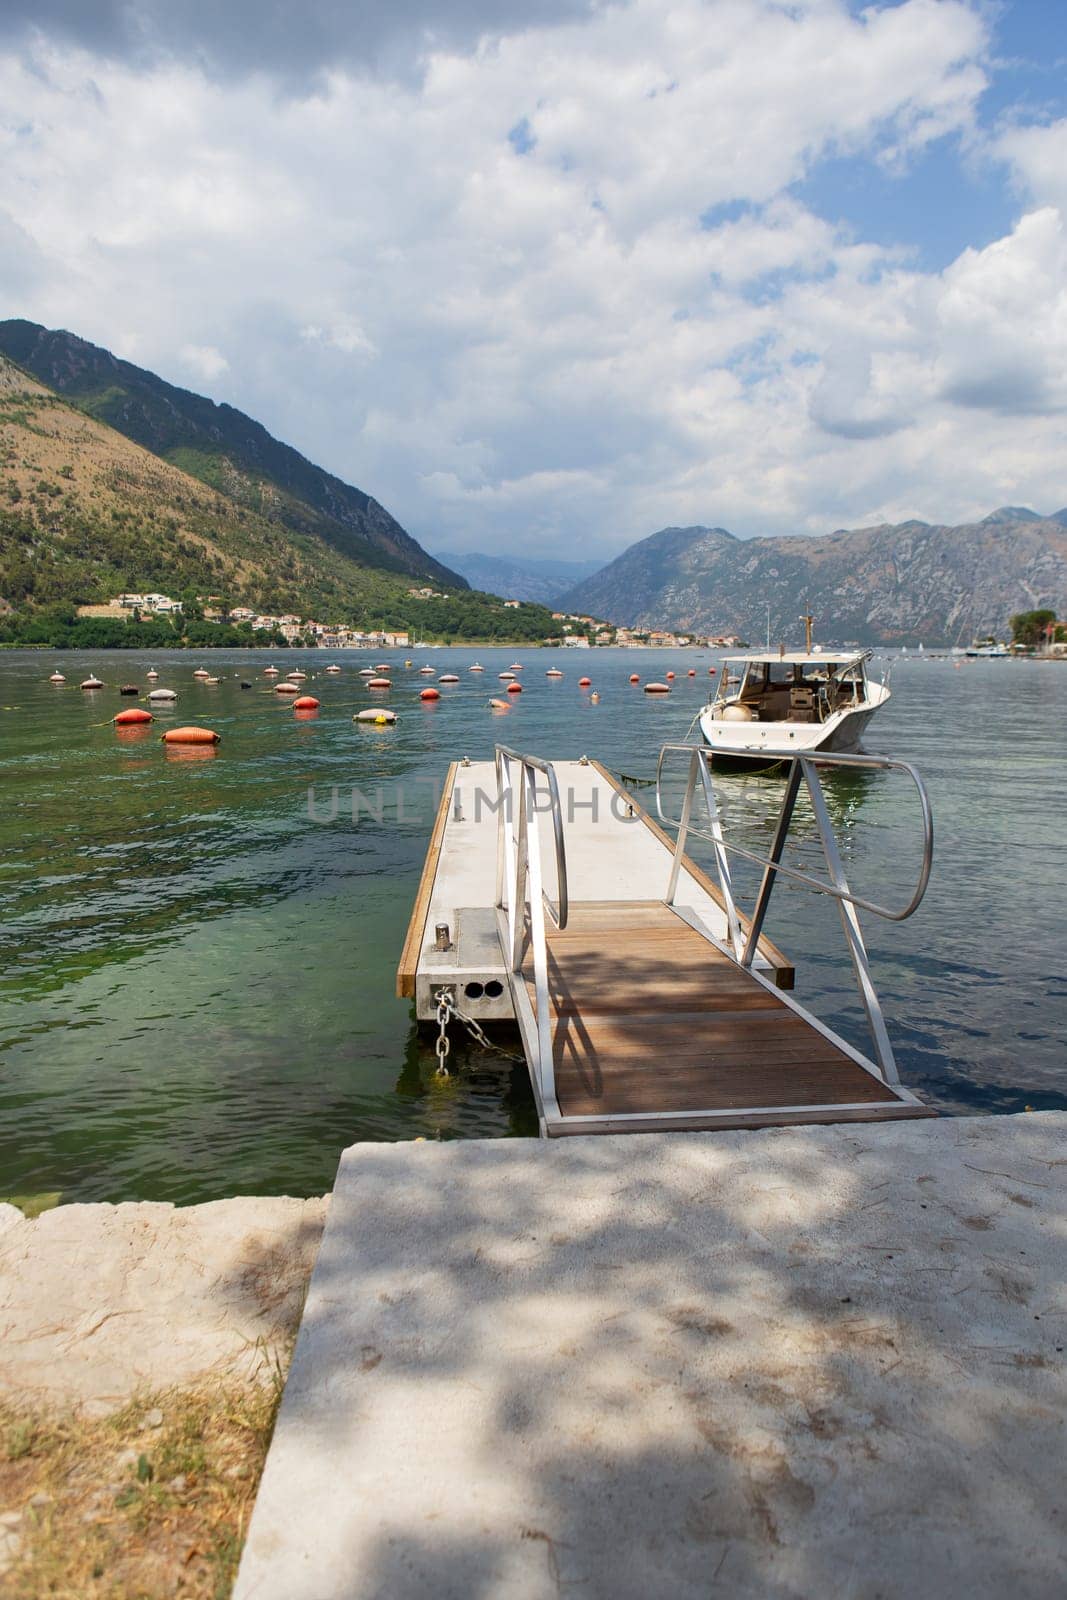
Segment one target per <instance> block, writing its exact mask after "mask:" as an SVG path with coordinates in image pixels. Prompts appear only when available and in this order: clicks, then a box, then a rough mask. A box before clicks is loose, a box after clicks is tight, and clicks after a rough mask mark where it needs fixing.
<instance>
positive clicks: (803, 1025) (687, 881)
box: [398, 745, 933, 1137]
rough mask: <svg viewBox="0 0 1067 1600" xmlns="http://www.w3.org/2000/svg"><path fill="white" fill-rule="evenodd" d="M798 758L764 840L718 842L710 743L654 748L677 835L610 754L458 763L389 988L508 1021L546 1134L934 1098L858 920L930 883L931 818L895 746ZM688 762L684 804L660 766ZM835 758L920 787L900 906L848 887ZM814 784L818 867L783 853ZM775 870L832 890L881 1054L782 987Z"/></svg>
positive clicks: (443, 1010) (859, 1112)
mask: <svg viewBox="0 0 1067 1600" xmlns="http://www.w3.org/2000/svg"><path fill="white" fill-rule="evenodd" d="M788 759H789V764H790V767H789V775H788V779H787V782H786V784H785V792H784V795H783V799H782V806H781V811H780V813H779V816H778V820H777V824H776V827H775V830H774V835H773V840H772V843H771V846H770V849H769V851H768V853H767V855H766V856H761V855H759V854H756V853H754V852H752V851H750V850H748V849H746V848H744V847H742V846H740V845H738V844H735V843H733V842H731V841H730V840H728V839H727V837H726V834H725V832H724V829H723V826H722V822H721V818H720V811H719V806H718V802H717V798H716V793H715V784H714V779H713V775H712V773H711V770H710V765H709V761H708V753H707V751H706V750H705V749H704V748H703V747H701V746H695V745H666V746H664V748H663V750H662V752H661V754H660V760H659V768H658V773H657V784H656V804H657V810H658V812H659V815H660V818H661V820H662V822H665V823H667V824H668V825H670V824H672V823H673V824H674V826H675V827H676V830H677V831H676V836H675V838H674V839H673V840H672V838H671V837H670V835H669V834H668V833H667V832H666V831H665V829H664V828H663V827H662V826H661V825H660V822H657V821H655V820H654V819H653V818H652V817H651V816H649V815H648V814H647V813H646V812H644V811H643V810H642V808H641V807H640V806H639V805H638V804H637V802H636V801H635V800H634V799H633V798H632V796H630V795H629V794H628V793H627V792H626V790H625V789H623V788H622V786H621V785H620V784H619V783H618V782H617V781H616V780H615V779H614V778H613V777H612V776H611V774H610V773H609V772H607V770H606V769H605V768H604V767H602V766H600V764H599V763H597V762H592V761H588V760H586V759H585V758H583V759H582V760H581V761H559V762H550V761H545V760H542V759H541V758H539V757H536V756H531V755H521V754H519V753H518V752H516V751H513V750H509V749H507V748H505V747H503V746H499V747H498V748H497V751H496V760H495V763H489V762H481V763H475V764H471V763H465V764H463V765H462V766H461V765H459V764H457V763H454V764H453V765H452V766H451V768H450V769H449V774H448V779H447V782H446V785H445V789H444V792H443V794H442V797H441V802H440V806H439V809H438V813H437V820H436V823H435V826H434V830H433V835H432V838H431V841H430V848H429V853H428V855H427V859H426V865H425V868H424V871H423V878H422V882H421V884H420V888H419V893H418V896H417V898H416V904H415V910H414V913H413V915H412V919H411V924H410V926H409V930H408V937H407V941H406V943H405V947H404V953H403V955H402V958H401V963H400V968H399V972H398V993H399V994H401V995H405V996H409V997H411V998H413V999H414V1000H415V1003H416V1014H417V1016H418V1017H419V1018H420V1019H422V1020H425V1021H430V1020H432V1019H434V1018H437V1019H438V1021H439V1022H442V1021H443V1022H445V1023H447V1022H448V1021H449V1020H451V1019H452V1018H459V1019H460V1020H463V1019H464V1018H470V1019H472V1020H473V1021H475V1022H477V1023H479V1024H480V1023H482V1022H487V1021H494V1020H497V1021H499V1020H503V1019H508V1018H510V1019H513V1020H514V1021H515V1022H516V1023H517V1025H518V1028H519V1032H520V1035H521V1038H522V1044H523V1050H524V1054H525V1057H526V1061H527V1065H528V1068H529V1073H530V1081H531V1084H532V1087H533V1092H534V1097H535V1100H536V1103H537V1111H538V1117H539V1121H540V1128H541V1132H542V1134H544V1135H546V1136H549V1137H555V1136H559V1135H563V1134H575V1133H618V1132H643V1131H650V1130H653V1129H660V1130H663V1129H671V1128H678V1129H706V1128H722V1127H726V1128H738V1127H765V1126H770V1125H777V1124H784V1123H792V1122H841V1121H873V1120H881V1119H885V1118H899V1117H915V1116H926V1115H931V1113H930V1112H929V1111H928V1109H927V1108H926V1107H925V1106H923V1105H922V1104H921V1102H920V1101H919V1100H918V1099H917V1098H916V1097H915V1096H914V1095H913V1094H911V1093H910V1092H909V1091H908V1090H907V1089H905V1088H903V1087H902V1086H901V1084H900V1081H899V1077H898V1074H897V1069H896V1064H895V1061H894V1057H893V1050H892V1046H891V1044H890V1040H889V1035H888V1031H887V1029H886V1025H885V1020H884V1017H883V1014H882V1010H881V1006H880V1004H879V1001H878V997H877V994H876V992H875V989H874V985H873V981H872V978H871V971H870V964H869V961H868V957H867V951H866V947H865V945H864V941H863V935H862V932H861V930H860V924H859V919H858V911H859V910H860V909H863V910H865V911H867V912H869V913H872V914H874V915H877V916H881V917H886V918H889V919H890V920H893V921H900V920H902V919H903V918H905V917H908V916H910V915H911V914H912V912H913V911H914V910H915V909H916V908H917V906H918V905H919V902H920V901H921V899H922V897H923V894H924V892H925V889H926V883H927V880H928V877H929V873H930V866H931V860H932V838H933V834H932V822H931V817H930V808H929V803H928V800H927V797H926V792H925V790H924V788H923V785H922V781H921V779H920V778H919V776H918V774H917V773H916V772H915V770H914V768H912V767H911V766H909V765H908V764H907V763H906V762H901V761H894V760H889V759H887V758H883V757H874V756H832V757H829V758H825V757H820V758H819V763H818V766H817V765H816V763H815V761H814V760H813V759H811V758H809V757H806V756H799V755H795V756H791V757H789V758H788ZM679 764H681V765H682V770H683V772H684V775H685V783H684V790H683V792H682V799H681V804H680V808H679V814H678V816H677V817H676V818H671V817H669V816H667V814H666V812H665V810H664V782H665V778H666V776H667V774H668V773H669V772H670V770H671V769H672V768H673V769H674V771H675V772H676V773H677V772H678V768H679ZM824 764H830V765H833V766H837V767H848V768H850V769H855V768H858V769H862V770H865V771H868V772H881V773H885V774H889V773H900V774H903V775H904V776H905V777H906V778H907V779H909V780H910V781H911V782H912V783H913V784H914V785H915V788H916V790H917V793H918V799H919V807H920V813H921V819H922V830H923V838H922V856H921V864H920V868H919V874H918V880H917V885H916V888H915V891H914V893H913V894H912V896H911V898H910V900H909V901H908V902H907V904H906V905H904V906H903V907H901V908H898V909H895V910H894V909H890V908H887V907H884V906H880V905H877V904H874V903H873V902H871V901H869V900H867V899H864V898H861V897H860V896H858V895H855V894H853V893H852V891H851V889H850V888H849V885H848V882H847V879H846V876H845V870H844V865H843V861H842V857H841V853H840V851H839V849H838V846H837V842H836V839H835V837H834V832H833V826H832V822H831V818H830V813H829V810H828V808H827V804H826V797H825V794H824V792H823V788H822V784H821V781H820V776H819V767H822V766H823V765H824ZM802 787H803V788H805V789H806V790H807V793H808V796H809V799H810V804H811V808H812V811H813V813H814V818H815V824H816V829H817V832H818V836H819V840H820V842H821V845H822V849H823V854H824V859H825V862H826V867H827V875H826V877H824V878H823V877H814V876H812V875H811V874H810V873H807V872H801V871H799V870H797V869H796V868H794V867H791V866H786V865H785V863H784V860H783V856H784V852H785V847H786V842H787V840H788V838H789V831H790V826H791V823H792V821H793V818H794V814H795V808H796V804H797V800H798V797H799V795H800V792H801V789H802ZM698 807H699V808H701V809H702V810H703V813H704V818H703V821H704V826H703V827H702V828H701V827H698V824H697V820H696V816H695V811H696V809H697V808H698ZM696 834H699V835H701V836H702V837H704V838H706V839H707V840H708V842H709V843H710V845H711V852H712V856H713V860H714V868H715V876H714V878H713V877H711V876H709V875H708V874H707V873H705V872H704V871H703V870H702V869H701V868H700V867H699V866H698V865H697V864H696V863H695V862H694V861H693V860H692V859H691V858H690V857H689V856H688V855H687V854H686V843H687V840H688V838H689V837H690V836H691V835H696ZM731 855H734V856H736V857H737V858H739V859H742V860H746V861H748V862H749V863H751V864H754V865H756V866H758V867H759V868H760V869H761V873H762V878H761V883H760V888H759V892H758V894H757V896H756V899H755V903H754V906H753V911H752V915H751V917H746V916H745V915H744V914H743V913H742V911H741V910H740V908H739V906H738V904H737V899H736V894H735V889H734V883H733V875H732V873H731V867H730V856H731ZM546 862H547V863H549V864H550V866H551V871H550V872H549V873H546V871H545V870H544V863H546ZM780 878H784V879H786V880H788V881H790V882H794V883H799V884H801V885H803V886H805V887H807V888H809V889H811V890H813V891H815V892H817V893H820V894H823V895H826V896H828V897H830V898H832V899H834V900H836V902H837V904H838V909H839V912H840V916H841V924H842V928H843V931H844V935H845V940H846V946H847V949H848V952H849V955H850V958H851V960H852V964H853V967H854V969H855V974H856V978H857V983H858V986H859V990H860V995H861V999H862V1001H863V1005H864V1009H865V1011H866V1015H867V1019H868V1022H869V1024H870V1030H871V1036H872V1041H873V1055H872V1056H871V1057H868V1056H866V1055H864V1054H863V1053H862V1052H861V1051H859V1050H857V1049H856V1048H855V1047H854V1046H853V1045H852V1044H851V1043H849V1042H848V1041H846V1040H845V1039H843V1038H841V1037H840V1036H839V1035H838V1034H837V1033H835V1032H834V1031H833V1030H832V1029H830V1028H828V1027H827V1026H826V1025H825V1024H824V1023H822V1022H821V1021H819V1020H818V1019H817V1018H816V1017H814V1016H813V1015H812V1014H811V1013H810V1012H808V1011H807V1010H805V1009H804V1007H803V1006H801V1005H800V1004H798V1002H797V1001H796V1000H795V999H794V998H793V997H792V996H791V995H789V994H787V993H785V992H784V991H785V990H787V989H790V988H792V986H793V979H794V973H793V969H792V967H791V966H790V965H789V963H788V961H787V959H786V957H785V956H783V955H782V953H781V952H780V951H779V950H778V949H777V948H776V946H775V945H773V944H771V943H770V941H769V940H768V939H767V937H766V934H765V932H764V923H765V921H766V917H767V912H768V908H769V905H770V902H771V897H772V893H773V890H774V887H775V885H776V883H777V882H778V880H779V879H780Z"/></svg>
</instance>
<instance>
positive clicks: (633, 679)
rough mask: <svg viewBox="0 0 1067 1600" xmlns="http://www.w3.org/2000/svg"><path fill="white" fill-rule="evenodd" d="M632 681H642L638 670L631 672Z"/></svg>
mask: <svg viewBox="0 0 1067 1600" xmlns="http://www.w3.org/2000/svg"><path fill="white" fill-rule="evenodd" d="M630 682H631V683H640V682H641V679H640V678H639V677H638V675H637V673H636V672H631V674H630Z"/></svg>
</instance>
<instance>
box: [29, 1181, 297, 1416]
mask: <svg viewBox="0 0 1067 1600" xmlns="http://www.w3.org/2000/svg"><path fill="white" fill-rule="evenodd" d="M325 1216H326V1201H325V1200H322V1199H318V1200H293V1199H289V1198H287V1197H285V1196H278V1195H274V1196H263V1197H253V1196H245V1197H242V1198H240V1199H235V1200H216V1201H212V1202H210V1203H208V1204H206V1205H198V1206H172V1205H167V1204H164V1203H162V1202H158V1201H147V1202H140V1203H129V1204H124V1205H70V1206H60V1207H58V1208H57V1209H56V1210H55V1211H46V1212H44V1213H43V1215H41V1216H39V1217H36V1218H35V1219H34V1220H32V1221H30V1220H29V1219H27V1218H26V1217H24V1216H23V1215H22V1213H21V1212H20V1211H17V1210H16V1209H15V1207H14V1206H7V1205H4V1206H0V1395H2V1396H3V1397H5V1398H13V1399H17V1400H19V1401H30V1402H35V1403H39V1404H43V1405H49V1406H85V1407H89V1408H90V1410H91V1411H97V1412H106V1411H110V1410H115V1409H117V1408H118V1407H119V1406H121V1405H124V1404H125V1402H126V1401H127V1400H129V1399H130V1398H131V1397H132V1396H134V1395H136V1394H138V1393H140V1392H143V1391H146V1390H151V1389H161V1388H170V1387H171V1386H173V1385H175V1384H185V1383H189V1382H192V1381H193V1380H194V1379H197V1378H199V1377H202V1376H204V1375H206V1374H208V1373H216V1374H219V1373H236V1374H239V1375H240V1374H244V1373H252V1372H255V1371H257V1370H259V1369H261V1368H268V1369H269V1368H270V1367H271V1366H272V1365H274V1364H275V1363H277V1362H279V1361H282V1360H284V1358H285V1356H286V1355H287V1353H288V1350H289V1344H290V1341H291V1339H292V1336H293V1334H294V1332H295V1330H296V1325H297V1323H298V1321H299V1318H300V1311H301V1308H302V1306H303V1302H304V1294H305V1291H306V1288H307V1281H308V1278H309V1276H310V1274H311V1267H312V1263H313V1261H314V1259H315V1251H316V1250H317V1248H318V1243H319V1238H320V1236H321V1233H322V1225H323V1222H324V1220H325Z"/></svg>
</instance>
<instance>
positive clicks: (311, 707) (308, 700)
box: [293, 694, 319, 711]
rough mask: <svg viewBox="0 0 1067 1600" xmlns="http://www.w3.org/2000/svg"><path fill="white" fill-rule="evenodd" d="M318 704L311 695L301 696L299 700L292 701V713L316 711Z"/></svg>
mask: <svg viewBox="0 0 1067 1600" xmlns="http://www.w3.org/2000/svg"><path fill="white" fill-rule="evenodd" d="M318 709H319V702H318V701H317V700H316V699H315V696H314V695H313V694H302V695H301V696H300V699H299V700H294V701H293V710H294V711H317V710H318Z"/></svg>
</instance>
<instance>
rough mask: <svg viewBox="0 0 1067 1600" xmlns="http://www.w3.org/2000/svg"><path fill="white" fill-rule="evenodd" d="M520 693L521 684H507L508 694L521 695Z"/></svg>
mask: <svg viewBox="0 0 1067 1600" xmlns="http://www.w3.org/2000/svg"><path fill="white" fill-rule="evenodd" d="M521 693H522V684H521V683H509V684H508V694H521Z"/></svg>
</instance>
